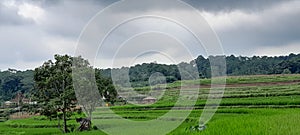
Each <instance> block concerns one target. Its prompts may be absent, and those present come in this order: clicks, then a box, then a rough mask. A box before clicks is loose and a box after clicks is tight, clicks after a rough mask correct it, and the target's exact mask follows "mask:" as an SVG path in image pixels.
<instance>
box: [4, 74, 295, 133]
mask: <svg viewBox="0 0 300 135" xmlns="http://www.w3.org/2000/svg"><path fill="white" fill-rule="evenodd" d="M209 83H210V80H209V79H202V80H200V81H199V80H191V81H185V83H184V84H185V86H184V87H183V90H185V91H193V90H195V89H196V88H195V86H197V85H199V84H201V85H202V86H204V87H201V89H200V90H199V93H198V99H197V101H196V104H195V107H194V109H193V110H192V112H191V113H190V114H189V113H188V110H186V109H182V108H180V104H179V106H176V107H179V108H177V109H176V108H175V110H174V108H172V107H174V104H175V102H176V101H177V100H178V94H179V88H180V86H181V82H174V83H171V84H168V85H167V91H166V92H165V94H164V96H163V97H162V98H161V99H160V100H159V101H158V102H156V103H155V104H152V105H150V106H134V105H125V106H113V107H111V109H112V110H113V112H114V113H116V114H117V117H116V116H112V117H102V116H105V115H106V113H107V112H105V111H98V112H96V113H94V115H95V116H99V117H96V118H95V119H96V120H98V121H101V124H100V125H99V128H100V129H110V130H114V128H116V127H118V128H119V127H124V132H123V133H125V132H131V133H135V132H137V133H138V131H137V130H136V129H135V128H130V127H131V126H132V125H130V124H124V123H118V119H119V118H120V117H122V118H125V119H128V120H131V121H136V122H143V121H149V120H156V119H158V118H160V117H161V116H164V115H165V114H167V113H168V112H169V110H170V109H173V110H174V115H173V116H174V117H168V118H167V120H165V121H167V122H173V121H180V120H182V121H183V123H182V124H180V125H179V126H178V127H177V128H176V129H174V130H173V131H171V132H170V133H169V134H178V135H179V134H200V135H201V134H203V135H216V134H225V135H227V134H228V135H248V134H251V135H277V134H278V135H282V134H290V135H299V134H300V125H299V121H300V108H299V107H300V75H258V76H238V77H228V78H227V87H226V89H225V92H224V97H223V99H222V101H221V104H220V107H219V109H218V111H217V112H216V113H215V115H214V116H213V118H212V119H211V120H210V121H209V122H208V123H207V124H206V129H205V130H203V131H195V130H192V129H193V127H194V126H196V125H198V124H199V117H200V116H201V113H202V109H203V107H204V106H205V103H206V98H207V96H208V92H209ZM149 88H150V87H142V88H137V90H138V91H140V92H144V91H149ZM186 100H188V99H186ZM181 114H188V116H187V118H182V119H181V118H180V117H175V116H180V115H181ZM74 118H75V117H74V116H73V117H72V118H71V119H70V120H69V121H68V123H69V125H70V126H73V127H74V128H75V127H78V123H76V122H75V119H74ZM95 124H97V122H96V123H95ZM112 125H113V126H112ZM56 127H57V121H55V120H53V121H49V120H47V119H45V118H43V117H42V116H35V117H32V118H28V119H19V120H8V121H5V122H0V134H9V135H11V134H61V132H60V131H59V129H57V128H56ZM125 129H127V131H126V130H125ZM153 130H154V131H153V133H155V130H158V129H153ZM70 134H104V133H103V132H101V131H99V130H93V131H88V132H81V133H79V132H74V133H70Z"/></svg>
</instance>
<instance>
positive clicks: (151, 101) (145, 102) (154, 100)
mask: <svg viewBox="0 0 300 135" xmlns="http://www.w3.org/2000/svg"><path fill="white" fill-rule="evenodd" d="M155 102H156V98H154V97H146V98H144V99H143V103H144V104H152V103H155Z"/></svg>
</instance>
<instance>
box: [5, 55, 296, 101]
mask: <svg viewBox="0 0 300 135" xmlns="http://www.w3.org/2000/svg"><path fill="white" fill-rule="evenodd" d="M217 57H225V56H210V57H208V58H205V57H203V56H201V55H200V56H198V57H197V58H196V59H195V60H192V61H190V62H189V63H185V62H182V63H179V64H178V65H166V64H157V63H143V64H138V65H135V66H132V67H123V68H120V69H126V70H128V72H129V78H130V82H131V83H132V84H131V85H132V86H134V87H137V86H147V85H148V83H149V82H148V79H149V77H150V76H151V75H152V74H153V73H156V72H159V73H161V74H163V75H164V76H165V77H166V81H167V82H174V81H177V80H181V79H182V78H181V74H180V72H179V70H178V67H197V69H198V73H199V77H200V78H210V77H211V73H210V71H211V67H210V62H209V59H213V58H217ZM225 59H226V66H227V70H226V72H227V75H232V76H234V75H259V74H296V73H300V54H290V55H288V56H275V57H267V56H253V57H244V56H238V57H237V56H234V55H231V56H226V58H225ZM120 69H96V71H97V72H96V73H98V74H101V76H103V77H107V78H109V77H110V76H111V71H112V70H115V71H118V70H120ZM33 76H34V71H33V70H26V71H17V70H14V69H8V70H6V71H1V72H0V101H1V102H3V101H7V100H10V99H11V98H13V97H14V96H15V95H16V94H17V93H18V92H21V93H23V94H24V95H25V96H27V97H28V96H29V95H30V91H32V90H33V89H34V80H33Z"/></svg>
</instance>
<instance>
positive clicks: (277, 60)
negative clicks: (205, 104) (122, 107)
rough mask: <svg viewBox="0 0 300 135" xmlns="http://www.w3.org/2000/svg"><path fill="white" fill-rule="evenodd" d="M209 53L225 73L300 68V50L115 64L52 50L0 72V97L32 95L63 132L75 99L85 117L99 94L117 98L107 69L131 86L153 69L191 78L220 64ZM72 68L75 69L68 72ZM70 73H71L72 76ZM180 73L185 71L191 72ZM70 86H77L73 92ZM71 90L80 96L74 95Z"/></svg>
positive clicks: (169, 79)
mask: <svg viewBox="0 0 300 135" xmlns="http://www.w3.org/2000/svg"><path fill="white" fill-rule="evenodd" d="M212 59H214V60H218V59H225V60H226V67H227V68H226V73H227V75H259V74H295V73H300V54H297V55H296V54H290V55H288V56H275V57H267V56H253V57H244V56H234V55H230V56H209V57H208V58H205V57H203V56H201V55H200V56H198V57H197V58H196V59H194V60H192V61H190V62H182V63H179V64H177V65H175V64H173V65H166V64H157V63H155V62H153V63H143V64H138V65H135V66H132V67H122V68H114V69H98V68H94V67H92V66H90V64H89V62H88V61H87V60H85V59H84V58H82V57H80V56H79V57H72V56H68V55H55V56H54V61H52V60H48V61H46V62H44V64H43V65H41V66H40V67H37V68H35V69H34V70H27V71H17V70H14V69H8V70H7V71H2V72H0V101H2V103H3V101H7V100H10V99H12V98H13V97H15V96H16V95H17V94H18V93H21V94H23V95H25V97H28V98H32V99H33V100H35V101H37V103H38V104H37V105H36V106H35V108H36V109H37V110H35V111H38V112H39V113H40V114H43V115H46V116H48V117H49V118H50V119H51V118H56V119H62V120H63V125H62V129H63V131H64V132H68V128H67V123H66V122H67V119H68V118H69V117H70V116H71V115H70V114H71V113H72V112H73V111H74V107H75V105H77V104H78V102H79V103H80V104H81V105H82V109H83V111H85V112H86V114H87V115H88V116H87V117H90V115H91V112H92V111H93V109H94V108H95V106H96V104H98V103H99V102H98V101H99V100H98V99H103V100H104V101H105V102H111V103H112V104H113V103H114V102H116V101H117V100H118V99H119V98H118V94H117V92H116V89H115V87H114V85H113V81H112V79H111V77H112V74H111V73H112V72H116V73H117V74H116V76H120V78H122V76H124V73H128V74H129V80H125V81H128V82H131V86H134V87H140V86H147V85H149V83H150V84H155V83H161V79H159V80H158V81H157V80H155V79H154V80H152V81H153V82H149V80H151V79H149V78H151V75H153V74H155V73H157V72H158V73H160V74H161V75H163V76H164V77H165V81H166V82H167V83H170V82H174V81H177V80H184V79H193V78H196V77H193V76H198V77H200V78H210V77H211V76H212V73H211V71H212V69H211V68H220V67H217V66H211V65H212V64H211V63H210V60H212ZM223 64H225V63H223ZM74 66H76V67H77V68H74ZM74 70H77V71H78V72H76V74H74V73H73V74H72V71H74ZM123 71H125V72H123ZM72 75H73V76H72ZM216 75H218V74H216ZM74 76H76V77H75V78H73V77H74ZM183 76H190V78H189V77H188V78H186V77H183ZM114 81H124V80H122V79H121V80H114ZM155 81H157V82H155ZM86 84H88V85H86ZM74 87H76V88H77V89H79V91H76V92H75V90H74ZM91 89H96V92H95V91H89V90H91ZM76 94H77V95H76ZM86 95H88V97H87V96H86ZM76 96H77V97H81V98H80V99H76ZM58 125H60V123H58Z"/></svg>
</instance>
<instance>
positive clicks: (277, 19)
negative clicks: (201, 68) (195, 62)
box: [0, 0, 300, 70]
mask: <svg viewBox="0 0 300 135" xmlns="http://www.w3.org/2000/svg"><path fill="white" fill-rule="evenodd" d="M115 2H116V1H112V0H84V1H83V0H82V1H79V0H16V1H14V0H1V1H0V45H1V49H0V70H6V69H8V68H16V69H19V70H25V69H33V68H35V67H38V66H40V65H41V64H42V63H43V62H44V61H46V60H48V59H53V55H54V54H70V55H73V54H74V52H75V49H76V44H77V40H78V37H79V36H80V33H81V31H82V30H83V28H84V27H85V25H87V23H88V22H89V20H90V19H91V18H92V17H93V16H95V15H96V13H98V12H99V11H101V10H103V9H104V8H105V7H107V6H109V5H110V4H112V3H115ZM184 2H186V3H188V4H190V5H191V6H193V7H194V8H196V9H197V10H198V11H199V12H200V14H201V15H202V16H203V17H204V18H205V20H206V21H207V23H208V24H209V25H210V26H211V27H212V29H213V30H214V31H215V32H216V34H217V35H218V37H219V39H220V41H221V43H222V46H223V50H224V54H226V55H231V54H234V55H245V56H253V55H260V56H262V55H268V56H274V55H288V54H289V53H300V27H299V24H300V1H298V0H295V1H288V0H283V1H280V0H265V1H264V0H252V1H246V0H185V1H184ZM137 6H138V5H137ZM142 10H146V9H139V8H136V9H132V10H122V9H120V10H119V11H116V12H111V16H113V17H120V16H122V15H126V14H127V15H128V14H134V13H137V12H141V11H142ZM147 10H149V11H150V10H151V11H155V10H157V12H172V13H175V14H176V13H177V12H178V15H180V14H181V13H182V12H183V11H182V10H180V9H176V7H175V8H172V7H170V8H168V9H160V6H159V5H157V7H150V8H149V9H147ZM184 12H185V13H186V12H189V11H184ZM144 21H145V20H144ZM150 22H151V21H150ZM106 23H107V22H106ZM144 23H145V24H146V23H147V22H144ZM133 24H134V23H133ZM131 25H132V24H131ZM165 25H167V23H166V24H165ZM170 25H172V24H170ZM148 26H151V25H149V24H148ZM145 27H146V26H145ZM126 28H127V29H125V28H124V30H127V31H128V32H130V31H131V30H132V29H130V28H128V27H126ZM173 31H174V33H176V32H180V33H184V31H175V30H173ZM170 32H172V31H170ZM145 35H146V36H145ZM145 35H142V36H139V37H138V38H135V39H133V40H131V41H128V42H127V43H126V44H127V46H125V48H124V47H123V48H121V49H120V48H119V49H120V50H122V49H123V52H122V53H120V54H118V55H117V57H116V60H119V61H123V64H124V66H129V65H131V64H133V63H139V62H149V61H158V62H161V63H163V62H164V63H172V60H171V59H178V60H179V61H181V60H182V61H184V60H186V61H188V60H189V59H188V57H187V56H185V54H182V53H180V51H181V50H182V46H180V43H179V42H175V41H174V40H173V39H172V38H170V37H168V36H166V35H164V36H157V34H151V33H150V34H149V33H148V34H145ZM153 39H155V41H154V40H153ZM114 40H115V39H112V40H111V41H114ZM141 43H143V47H142V48H143V49H144V50H145V48H146V50H147V49H148V50H151V48H149V46H151V47H152V49H153V47H154V48H155V47H156V48H160V49H162V50H164V53H170V54H172V55H170V56H172V58H171V59H168V58H167V57H165V56H162V54H160V55H159V54H157V53H156V52H155V51H154V52H153V53H151V52H150V53H149V52H148V53H145V54H142V55H143V57H136V56H137V54H140V53H139V51H143V50H138V49H136V48H137V46H136V45H137V44H141ZM166 44H168V45H166ZM189 47H190V48H192V50H194V51H193V52H192V55H193V57H196V56H197V55H201V54H202V53H203V50H202V51H201V49H203V48H199V51H198V50H197V49H193V46H189ZM103 48H104V51H103V53H102V52H100V53H101V57H102V59H101V60H102V63H101V64H99V65H101V67H103V68H107V67H110V65H109V64H108V63H110V61H111V57H112V56H110V55H112V54H111V52H110V51H112V50H114V49H115V48H114V47H113V46H109V45H108V46H106V47H105V46H104V47H103ZM105 48H106V49H105ZM160 49H158V50H160ZM195 50H197V51H195ZM130 54H134V55H130ZM202 55H205V54H202ZM133 57H135V58H133ZM105 58H106V59H105ZM126 60H130V62H129V63H128V62H127V61H126ZM130 63H131V64H130ZM121 64H122V62H121V63H119V65H117V66H122V65H121Z"/></svg>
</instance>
